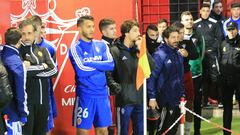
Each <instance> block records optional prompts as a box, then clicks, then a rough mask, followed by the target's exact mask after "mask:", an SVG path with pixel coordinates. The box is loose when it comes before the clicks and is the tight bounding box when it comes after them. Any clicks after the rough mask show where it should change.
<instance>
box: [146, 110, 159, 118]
mask: <svg viewBox="0 0 240 135" xmlns="http://www.w3.org/2000/svg"><path fill="white" fill-rule="evenodd" d="M159 118H160V113H159V112H158V110H156V109H148V110H147V119H148V120H158V119H159Z"/></svg>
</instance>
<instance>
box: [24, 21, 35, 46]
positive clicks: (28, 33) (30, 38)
mask: <svg viewBox="0 0 240 135" xmlns="http://www.w3.org/2000/svg"><path fill="white" fill-rule="evenodd" d="M21 31H22V42H23V43H24V44H25V45H32V44H33V42H34V41H35V38H36V37H35V36H36V32H35V31H34V28H33V26H32V25H26V26H24V27H23V28H22V29H21Z"/></svg>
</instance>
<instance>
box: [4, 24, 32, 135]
mask: <svg viewBox="0 0 240 135" xmlns="http://www.w3.org/2000/svg"><path fill="white" fill-rule="evenodd" d="M21 38H22V34H21V32H20V30H19V29H18V28H14V27H11V28H9V29H8V30H7V31H6V32H5V40H6V45H4V47H3V51H2V56H1V59H2V61H3V63H4V66H5V67H6V69H7V72H8V79H9V82H10V85H11V88H12V89H13V90H12V91H13V98H12V100H11V102H10V103H9V104H8V105H7V106H6V107H5V108H4V110H3V112H4V114H6V115H7V116H8V121H7V132H8V134H9V135H15V134H22V126H23V125H24V124H25V123H26V122H27V115H28V114H29V111H28V107H27V94H26V77H27V74H26V68H25V66H24V65H23V62H22V60H21V58H20V57H19V51H18V48H20V47H21V41H20V40H21Z"/></svg>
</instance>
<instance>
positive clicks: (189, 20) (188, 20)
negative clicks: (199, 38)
mask: <svg viewBox="0 0 240 135" xmlns="http://www.w3.org/2000/svg"><path fill="white" fill-rule="evenodd" d="M181 23H182V24H183V25H184V27H185V28H186V29H192V27H193V17H192V15H183V16H182V21H181Z"/></svg>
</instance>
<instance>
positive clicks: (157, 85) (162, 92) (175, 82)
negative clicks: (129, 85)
mask: <svg viewBox="0 0 240 135" xmlns="http://www.w3.org/2000/svg"><path fill="white" fill-rule="evenodd" d="M178 36H179V33H178V30H177V29H176V28H175V27H172V26H170V27H168V28H167V29H166V30H164V31H163V39H164V43H163V44H162V45H161V46H160V47H159V48H158V50H157V51H156V52H155V53H154V55H153V58H154V60H155V63H156V65H155V68H154V70H153V71H152V74H151V77H150V78H149V79H148V80H147V82H148V84H147V86H148V87H147V92H148V98H149V107H150V108H151V109H160V110H161V112H162V117H161V123H160V125H159V129H158V131H157V134H162V133H164V132H165V131H166V130H167V129H168V128H169V127H170V126H171V125H172V124H173V123H174V122H175V121H176V120H177V118H178V117H179V116H180V110H179V101H180V98H181V97H182V96H184V86H183V77H184V69H183V57H182V55H181V54H180V53H179V51H178V50H179V49H178V43H179V42H178ZM177 128H178V125H175V126H174V127H173V128H172V129H171V130H170V131H169V132H168V133H167V134H169V135H173V134H175V133H176V131H177Z"/></svg>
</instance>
